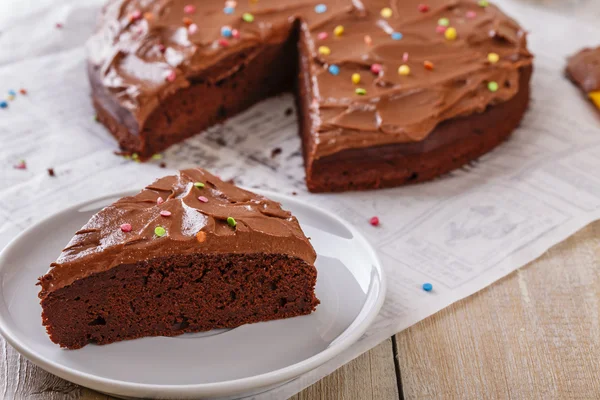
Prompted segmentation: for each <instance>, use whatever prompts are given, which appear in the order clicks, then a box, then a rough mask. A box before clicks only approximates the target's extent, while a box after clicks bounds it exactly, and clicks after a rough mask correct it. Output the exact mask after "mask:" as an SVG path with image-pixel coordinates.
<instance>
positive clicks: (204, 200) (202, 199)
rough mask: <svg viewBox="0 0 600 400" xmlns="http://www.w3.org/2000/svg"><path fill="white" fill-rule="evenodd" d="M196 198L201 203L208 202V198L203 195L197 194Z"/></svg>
mask: <svg viewBox="0 0 600 400" xmlns="http://www.w3.org/2000/svg"><path fill="white" fill-rule="evenodd" d="M198 200H200V201H201V202H202V203H208V199H207V198H206V197H204V196H198Z"/></svg>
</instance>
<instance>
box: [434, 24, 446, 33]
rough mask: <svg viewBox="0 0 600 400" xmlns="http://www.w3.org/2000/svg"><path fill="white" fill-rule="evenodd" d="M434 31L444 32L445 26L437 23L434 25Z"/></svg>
mask: <svg viewBox="0 0 600 400" xmlns="http://www.w3.org/2000/svg"><path fill="white" fill-rule="evenodd" d="M435 31H436V32H437V33H444V32H446V27H445V26H442V25H438V26H436V27H435Z"/></svg>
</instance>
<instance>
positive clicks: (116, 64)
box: [89, 0, 532, 192]
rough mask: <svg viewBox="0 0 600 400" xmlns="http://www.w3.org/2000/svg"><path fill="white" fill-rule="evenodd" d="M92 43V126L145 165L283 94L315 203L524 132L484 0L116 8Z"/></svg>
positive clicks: (521, 63)
mask: <svg viewBox="0 0 600 400" xmlns="http://www.w3.org/2000/svg"><path fill="white" fill-rule="evenodd" d="M89 47H90V59H89V60H90V62H89V77H90V80H91V83H92V92H93V101H94V106H95V107H96V109H97V112H98V117H99V119H100V121H101V122H103V123H104V124H105V125H106V126H107V127H108V129H109V130H110V131H111V132H112V133H113V135H114V136H115V137H116V138H117V140H118V141H119V144H120V145H121V147H122V148H123V149H125V150H127V151H130V152H135V153H137V154H138V155H139V157H141V158H148V157H150V156H151V155H152V154H154V153H156V152H159V151H161V150H164V149H165V148H167V147H168V146H170V145H171V144H173V143H176V142H179V141H181V140H183V139H185V138H187V137H190V136H192V135H194V134H196V133H198V132H200V131H201V130H203V129H205V128H207V127H209V126H211V125H213V124H215V123H218V122H221V121H223V120H225V119H227V118H229V117H231V116H232V115H235V114H237V113H239V112H240V111H242V110H244V109H246V108H247V107H249V106H251V105H253V104H255V103H256V102H257V101H259V100H261V99H264V98H266V97H269V96H272V95H275V94H278V93H281V92H284V91H288V90H293V91H294V93H295V95H296V100H297V108H298V114H299V125H300V135H301V138H302V143H303V154H304V161H305V169H306V183H307V186H308V188H309V189H310V190H311V191H315V192H319V191H343V190H350V189H371V188H379V187H387V186H395V185H401V184H404V183H408V182H418V181H423V180H427V179H431V178H433V177H436V176H438V175H440V174H442V173H445V172H447V171H450V170H452V169H453V168H457V167H459V166H461V165H462V164H464V163H466V162H468V161H470V160H472V159H474V158H477V157H479V156H481V155H482V154H484V153H485V152H487V151H489V150H491V149H492V148H493V147H495V146H496V145H498V144H499V143H500V142H502V141H503V140H504V139H506V138H507V137H508V136H509V135H510V133H511V132H512V131H513V130H514V129H515V127H517V125H518V124H519V122H520V120H521V118H522V116H523V113H524V112H525V110H526V108H527V105H528V102H529V80H530V76H531V72H532V56H531V54H530V53H529V51H528V50H527V44H526V37H525V32H524V31H523V30H522V29H521V28H520V27H519V25H518V24H517V23H516V22H515V21H513V20H512V19H510V18H508V17H507V16H506V15H504V14H503V13H502V12H501V11H500V10H499V9H498V8H496V7H495V6H494V5H492V4H489V3H488V1H486V0H479V1H475V0H428V1H426V2H424V1H423V0H403V1H393V2H390V1H384V0H359V1H357V0H323V1H322V2H319V1H307V0H286V1H281V0H257V1H239V2H236V1H225V2H223V1H217V0H184V1H177V0H160V1H158V0H156V1H141V0H113V1H110V2H109V3H108V4H107V6H106V7H105V9H104V12H103V14H102V17H101V20H100V23H99V28H98V32H97V34H96V35H95V36H94V37H93V39H92V40H91V41H90V46H89Z"/></svg>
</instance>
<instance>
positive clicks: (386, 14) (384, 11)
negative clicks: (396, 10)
mask: <svg viewBox="0 0 600 400" xmlns="http://www.w3.org/2000/svg"><path fill="white" fill-rule="evenodd" d="M380 14H381V16H382V17H383V18H390V17H391V16H392V14H393V12H392V9H391V8H389V7H385V8H382V9H381V12H380Z"/></svg>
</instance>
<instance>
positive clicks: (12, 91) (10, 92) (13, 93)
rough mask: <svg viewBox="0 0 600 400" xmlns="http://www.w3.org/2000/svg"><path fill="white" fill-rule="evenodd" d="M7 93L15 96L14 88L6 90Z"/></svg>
mask: <svg viewBox="0 0 600 400" xmlns="http://www.w3.org/2000/svg"><path fill="white" fill-rule="evenodd" d="M8 94H9V95H11V96H16V95H17V92H15V91H14V90H12V89H11V90H9V91H8Z"/></svg>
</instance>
